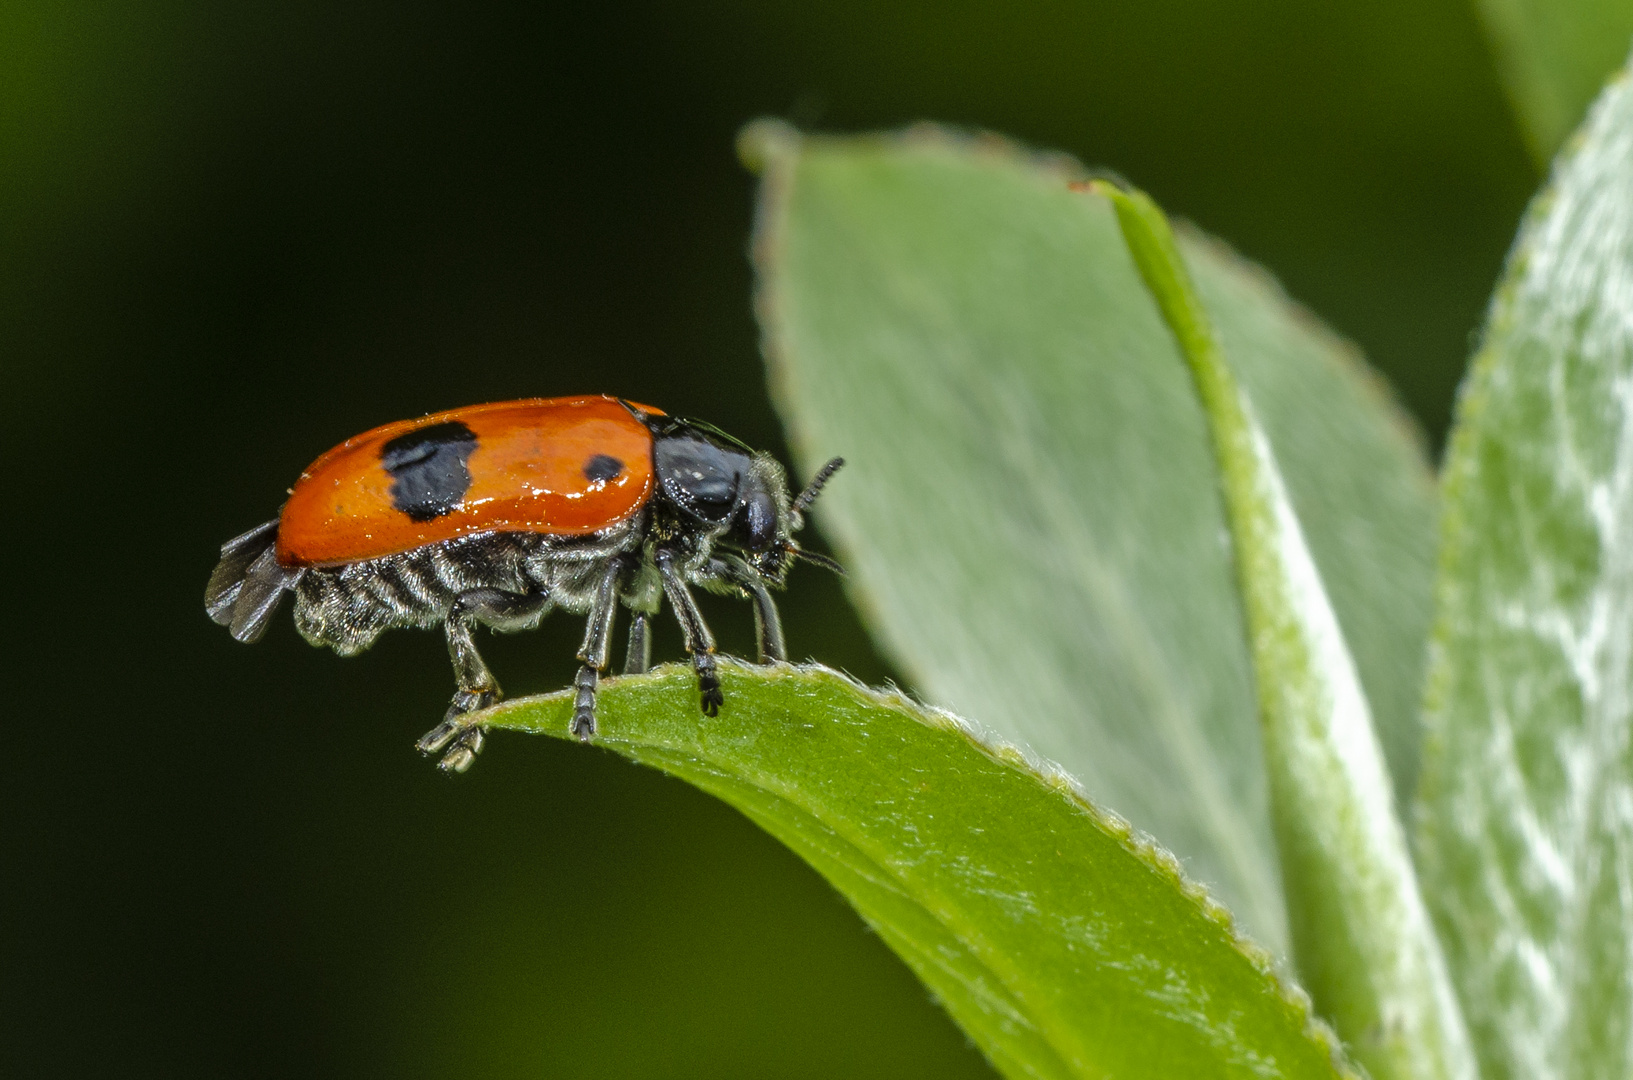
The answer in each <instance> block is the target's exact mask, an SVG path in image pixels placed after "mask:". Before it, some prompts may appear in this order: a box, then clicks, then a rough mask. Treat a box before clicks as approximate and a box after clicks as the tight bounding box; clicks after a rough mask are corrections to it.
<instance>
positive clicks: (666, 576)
mask: <svg viewBox="0 0 1633 1080" xmlns="http://www.w3.org/2000/svg"><path fill="white" fill-rule="evenodd" d="M653 561H655V562H656V563H657V564H658V574H659V576H660V577H661V578H662V579H663V593H664V595H665V596H667V597H668V598H669V603H670V606H672V607H673V608H674V609H675V618H676V619H677V620H679V621H680V632H681V636H682V637H683V638H685V641H686V651H687V652H689V653H691V654H692V670H693V671H695V672H697V689H698V694H699V696H700V698H701V699H702V706H703V715H705V716H718V715H719V713H720V706H722V705H724V704H725V703H726V698H725V695H723V694H722V693H721V692H720V676H719V674H718V673H717V672H716V670H715V663H714V635H713V634H711V633H710V632H709V624H708V623H706V622H704V621H703V613H702V612H701V611H699V610H698V609H697V601H695V600H693V599H692V593H691V590H690V589H688V588H687V587H686V582H685V580H684V579H683V578H682V577H681V576H680V571H679V570H677V569H675V553H674V552H672V551H669V550H667V549H662V548H660V549H659V550H658V552H657V554H656V555H655V556H654V557H653Z"/></svg>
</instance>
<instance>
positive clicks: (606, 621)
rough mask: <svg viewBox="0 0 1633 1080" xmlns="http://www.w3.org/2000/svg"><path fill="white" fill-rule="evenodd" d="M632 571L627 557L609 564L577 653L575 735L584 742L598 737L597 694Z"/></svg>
mask: <svg viewBox="0 0 1633 1080" xmlns="http://www.w3.org/2000/svg"><path fill="white" fill-rule="evenodd" d="M631 569H633V561H632V560H631V559H630V558H629V557H628V556H620V557H618V558H615V559H613V560H611V561H610V562H608V563H607V569H606V570H605V571H604V572H603V573H602V575H601V582H600V584H599V585H598V586H597V587H596V590H595V599H594V600H592V601H591V602H590V615H589V618H588V619H587V620H585V624H584V646H583V648H581V649H579V650H578V659H579V662H580V663H581V665H582V666H581V667H580V668H579V669H578V675H577V676H576V677H575V678H574V679H573V721H572V732H573V734H574V735H577V736H578V737H579V739H581V740H582V741H584V742H589V741H590V737H591V736H592V735H594V734H595V691H596V687H597V685H598V684H599V683H600V682H601V673H602V672H603V671H605V670H607V661H608V658H609V656H610V655H611V653H612V624H613V620H614V617H615V616H616V615H617V614H618V593H619V590H620V589H621V587H622V586H623V583H624V579H625V578H626V577H628V576H629V573H630V571H631Z"/></svg>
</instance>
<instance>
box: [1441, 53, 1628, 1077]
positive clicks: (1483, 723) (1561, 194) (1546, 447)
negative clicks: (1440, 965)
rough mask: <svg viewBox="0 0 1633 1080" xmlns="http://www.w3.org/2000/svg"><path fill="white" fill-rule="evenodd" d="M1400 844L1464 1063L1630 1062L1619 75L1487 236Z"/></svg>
mask: <svg viewBox="0 0 1633 1080" xmlns="http://www.w3.org/2000/svg"><path fill="white" fill-rule="evenodd" d="M1442 529H1443V533H1444V540H1443V547H1442V551H1441V567H1440V580H1439V585H1438V596H1437V614H1436V623H1435V632H1434V653H1433V656H1434V662H1433V666H1432V672H1431V678H1430V682H1429V696H1428V706H1427V718H1428V730H1429V733H1430V738H1429V742H1428V744H1427V751H1426V755H1427V756H1426V759H1425V766H1424V777H1423V781H1424V783H1423V792H1422V806H1421V818H1420V822H1419V827H1420V835H1419V844H1418V850H1419V858H1420V865H1421V867H1422V871H1423V877H1424V882H1425V890H1426V893H1427V896H1428V898H1429V901H1430V905H1431V907H1432V909H1433V911H1434V913H1435V915H1436V917H1437V921H1438V923H1439V926H1440V928H1441V932H1442V938H1443V940H1444V941H1445V942H1446V948H1447V956H1448V960H1449V962H1450V963H1451V966H1452V973H1453V976H1454V978H1455V980H1456V982H1457V984H1458V989H1459V991H1460V993H1461V995H1462V999H1463V1004H1464V1009H1465V1013H1466V1015H1467V1016H1468V1019H1469V1025H1470V1028H1471V1030H1472V1032H1473V1034H1474V1037H1475V1042H1476V1049H1477V1051H1478V1053H1479V1055H1480V1059H1481V1064H1482V1066H1483V1068H1484V1072H1485V1075H1486V1077H1487V1078H1488V1080H1509V1078H1513V1080H1520V1078H1525V1080H1544V1078H1566V1077H1601V1076H1627V1075H1629V1074H1633V731H1630V721H1633V86H1630V85H1629V83H1628V81H1627V77H1626V76H1625V75H1624V76H1622V77H1621V78H1620V79H1619V80H1618V81H1617V82H1615V83H1613V84H1612V85H1611V86H1610V87H1609V88H1608V89H1607V90H1606V91H1605V93H1604V95H1603V96H1602V97H1601V98H1600V100H1599V102H1598V103H1597V104H1596V105H1595V106H1594V109H1593V111H1592V113H1591V115H1590V116H1589V118H1588V121H1587V123H1586V126H1585V127H1584V129H1583V131H1582V133H1581V135H1580V138H1579V139H1578V140H1577V141H1576V142H1575V143H1574V145H1573V148H1572V150H1571V151H1570V152H1569V153H1567V154H1566V156H1564V157H1563V158H1561V160H1560V161H1559V162H1558V163H1557V164H1556V165H1555V168H1554V173H1553V177H1552V180H1551V182H1550V184H1549V186H1548V188H1547V189H1546V190H1545V191H1544V192H1543V193H1542V194H1541V195H1540V196H1539V197H1538V198H1537V200H1536V202H1535V203H1534V204H1533V206H1532V208H1531V211H1530V213H1529V215H1528V217H1527V219H1526V222H1525V225H1524V227H1523V228H1522V230H1521V232H1520V235H1519V239H1518V241H1517V242H1516V244H1515V246H1514V251H1513V253H1512V255H1511V256H1510V260H1509V265H1508V269H1507V272H1506V273H1505V275H1504V278H1503V281H1502V284H1501V286H1500V287H1499V289H1498V291H1497V294H1496V298H1495V300H1494V302H1493V304H1492V309H1491V314H1490V319H1489V322H1488V323H1487V326H1486V333H1485V340H1484V343H1483V345H1482V346H1481V349H1480V352H1479V355H1478V356H1477V357H1476V358H1475V361H1474V365H1473V369H1472V371H1471V373H1470V375H1469V379H1468V382H1467V384H1466V386H1465V389H1464V391H1463V396H1462V400H1461V402H1460V403H1459V408H1458V419H1457V425H1456V427H1455V429H1454V431H1453V435H1452V440H1451V447H1450V450H1449V452H1448V458H1447V466H1446V517H1445V520H1444V523H1443V525H1442Z"/></svg>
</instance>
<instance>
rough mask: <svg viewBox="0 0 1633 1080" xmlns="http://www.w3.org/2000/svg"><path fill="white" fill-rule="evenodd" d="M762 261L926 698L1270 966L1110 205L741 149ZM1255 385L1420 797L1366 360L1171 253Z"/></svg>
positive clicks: (1199, 503) (1149, 324) (1428, 567)
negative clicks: (1050, 777) (1134, 841)
mask: <svg viewBox="0 0 1633 1080" xmlns="http://www.w3.org/2000/svg"><path fill="white" fill-rule="evenodd" d="M744 146H745V151H746V153H747V155H748V156H750V157H751V158H753V159H755V160H757V161H758V162H759V163H760V164H761V165H763V167H764V170H765V181H764V193H763V196H762V202H761V211H760V219H759V232H758V237H757V243H756V262H757V266H758V269H759V273H760V285H759V306H760V315H761V321H762V325H763V326H764V328H765V335H766V347H767V352H768V355H769V356H770V358H771V361H772V374H773V389H774V391H775V396H776V398H777V400H778V402H779V404H780V406H781V407H782V409H783V413H784V415H785V416H786V417H787V418H788V421H789V426H790V432H791V437H792V441H793V445H794V448H795V450H796V452H797V454H798V456H799V457H800V458H801V459H802V460H803V461H804V462H806V463H807V464H808V465H810V464H813V463H815V462H818V461H820V460H823V459H824V458H826V457H828V456H831V455H833V454H843V455H844V456H845V457H846V458H847V460H848V461H849V462H850V464H849V465H848V466H847V469H846V471H845V472H844V473H841V474H840V475H839V477H837V478H836V479H835V481H834V482H833V483H832V484H830V485H829V487H828V490H827V491H826V492H825V493H824V495H823V498H822V502H821V503H820V504H819V505H818V508H817V515H818V520H819V521H820V522H821V523H822V525H823V527H824V529H825V531H826V532H827V533H828V535H830V536H831V537H832V538H833V539H834V540H835V541H836V545H837V547H838V549H839V551H840V553H841V555H842V557H843V561H844V562H845V564H846V566H847V567H848V568H849V570H850V573H851V577H850V582H851V587H852V589H853V595H854V596H855V597H856V599H857V602H858V603H859V605H860V606H861V607H862V609H863V612H864V614H865V615H866V616H867V618H868V619H869V621H870V624H871V626H872V627H873V628H874V631H875V633H876V634H877V635H878V636H879V638H880V640H881V642H882V644H883V646H884V647H885V649H886V650H887V651H888V653H889V654H890V655H891V656H892V657H893V658H894V660H895V661H896V663H897V664H898V665H899V667H900V668H901V670H902V671H903V672H904V673H905V674H906V676H907V677H908V678H910V679H911V681H912V683H913V685H914V686H915V687H916V688H918V689H919V690H920V691H921V692H923V693H925V694H926V695H928V696H929V697H931V698H932V699H933V700H935V701H937V702H939V703H941V704H944V705H947V706H948V707H950V708H953V709H956V710H957V711H959V712H961V713H964V714H966V715H972V716H979V717H981V718H982V722H983V723H986V724H990V725H992V726H993V727H994V728H996V729H997V730H998V731H999V732H1000V733H1002V734H1003V736H1004V737H1005V738H1008V739H1011V740H1015V741H1018V742H1023V743H1025V744H1027V745H1029V746H1031V747H1033V748H1034V749H1035V750H1037V751H1038V752H1039V753H1041V754H1043V755H1045V756H1047V757H1049V758H1050V759H1052V760H1055V761H1059V762H1061V763H1062V764H1063V765H1064V766H1065V767H1066V768H1067V769H1068V770H1069V771H1070V772H1071V773H1072V774H1073V775H1075V776H1077V777H1078V778H1080V779H1081V780H1082V781H1083V783H1084V785H1085V787H1086V788H1087V789H1088V790H1089V791H1090V792H1091V793H1092V794H1093V795H1094V797H1095V798H1096V800H1098V801H1099V802H1100V803H1101V804H1102V805H1106V806H1112V807H1115V808H1116V809H1117V810H1118V811H1119V812H1120V813H1122V814H1124V815H1126V816H1128V817H1129V818H1130V819H1131V820H1133V821H1134V822H1135V824H1137V825H1138V826H1140V827H1141V828H1143V829H1146V830H1148V831H1150V832H1152V833H1153V834H1154V835H1157V836H1159V837H1161V838H1162V841H1163V843H1164V844H1165V845H1166V846H1168V847H1169V848H1170V849H1172V850H1174V851H1177V852H1178V853H1179V854H1180V855H1181V856H1182V857H1183V858H1184V859H1185V861H1186V864H1187V866H1188V867H1189V869H1190V872H1191V873H1192V874H1193V875H1195V876H1197V877H1199V878H1201V879H1202V880H1205V881H1207V882H1209V883H1210V884H1211V885H1212V886H1213V887H1215V888H1216V889H1217V890H1218V892H1219V893H1220V895H1221V896H1222V897H1223V898H1224V899H1225V900H1226V902H1227V903H1228V904H1230V906H1231V908H1232V909H1233V910H1234V911H1235V912H1236V913H1237V915H1238V917H1240V918H1241V920H1242V922H1243V924H1244V925H1245V926H1247V927H1248V929H1249V930H1250V931H1251V932H1252V933H1253V934H1254V935H1255V936H1257V937H1258V938H1259V939H1260V940H1262V941H1264V942H1266V943H1267V944H1269V945H1270V946H1271V947H1272V948H1274V949H1276V950H1277V951H1279V952H1285V951H1286V947H1287V940H1288V937H1287V928H1286V915H1285V911H1284V908H1283V905H1282V899H1281V884H1280V877H1279V872H1278V870H1277V859H1276V853H1275V846H1274V841H1273V838H1272V835H1271V826H1270V816H1269V809H1268V795H1267V791H1266V782H1265V778H1264V771H1263V763H1262V757H1261V754H1260V751H1259V735H1258V723H1257V720H1256V709H1255V705H1254V698H1253V690H1252V684H1251V680H1250V676H1249V671H1250V667H1249V661H1248V656H1247V649H1246V643H1245V641H1244V638H1243V633H1242V615H1241V611H1240V607H1239V604H1238V601H1237V599H1236V593H1235V586H1234V584H1233V581H1232V577H1231V569H1230V563H1229V558H1228V551H1227V546H1226V541H1225V521H1224V516H1223V511H1222V509H1221V507H1220V503H1219V496H1218V491H1217V486H1216V484H1215V481H1214V470H1213V465H1212V462H1211V458H1210V454H1209V450H1208V443H1207V433H1206V429H1205V427H1204V423H1203V418H1202V416H1201V414H1200V411H1199V410H1198V408H1197V405H1196V401H1195V396H1194V394H1193V393H1192V390H1191V388H1190V385H1189V383H1188V380H1187V377H1186V375H1185V370H1184V366H1183V362H1182V360H1181V358H1180V356H1179V353H1178V352H1177V350H1176V348H1175V345H1174V342H1173V338H1172V336H1171V335H1170V334H1169V333H1168V330H1167V329H1166V327H1165V326H1164V325H1163V322H1162V319H1161V316H1160V315H1159V313H1158V312H1157V310H1156V308H1155V306H1154V305H1153V303H1152V301H1151V298H1150V296H1149V295H1148V294H1147V293H1146V290H1145V288H1144V286H1143V285H1142V284H1141V281H1140V278H1139V275H1138V272H1137V271H1136V270H1135V268H1134V266H1133V264H1132V262H1131V261H1130V260H1129V256H1128V252H1127V249H1126V247H1125V246H1124V244H1123V240H1122V237H1121V235H1120V233H1119V232H1118V228H1117V223H1116V221H1115V220H1114V218H1113V215H1112V212H1111V210H1110V207H1109V206H1108V205H1106V204H1105V203H1104V202H1103V201H1102V200H1098V199H1087V198H1084V197H1083V196H1081V195H1078V194H1074V193H1072V192H1071V191H1069V190H1068V189H1067V181H1068V180H1069V179H1071V178H1072V177H1074V176H1077V175H1081V174H1080V172H1079V171H1078V170H1077V169H1076V167H1075V166H1073V165H1072V164H1071V163H1070V162H1066V161H1064V160H1062V159H1059V158H1048V157H1041V156H1035V155H1027V154H1025V153H1022V152H1020V151H1018V150H1017V149H1015V148H1014V147H1013V146H1010V145H1008V144H1005V143H1002V142H998V141H996V140H992V139H980V140H975V139H963V138H959V137H957V136H953V135H949V134H947V133H944V132H940V131H936V130H933V129H918V130H916V131H914V132H912V133H909V134H908V135H906V136H901V137H873V138H854V139H838V138H805V139H802V138H800V137H799V136H797V135H795V134H794V133H793V132H791V131H789V130H788V129H787V128H784V127H781V126H768V125H760V126H757V127H755V128H751V129H750V131H749V132H747V133H746V134H745V139H744ZM1186 248H1187V252H1188V255H1189V257H1190V258H1191V260H1192V265H1193V268H1194V272H1195V273H1196V274H1197V277H1198V279H1199V281H1200V283H1201V288H1202V291H1203V294H1204V296H1205V297H1206V298H1207V300H1208V302H1209V303H1210V305H1213V306H1215V307H1216V318H1217V320H1218V324H1219V326H1220V332H1221V334H1222V336H1223V337H1224V338H1225V340H1226V342H1227V344H1230V345H1231V346H1232V347H1233V350H1234V352H1235V354H1237V355H1240V356H1242V357H1243V358H1244V360H1243V361H1242V364H1243V378H1244V381H1245V382H1246V383H1247V385H1248V387H1249V390H1250V391H1251V392H1252V394H1253V395H1254V397H1255V400H1257V401H1259V402H1260V403H1261V405H1262V407H1263V410H1264V413H1265V416H1266V426H1267V428H1268V429H1269V431H1270V434H1271V439H1272V441H1273V442H1275V443H1276V444H1277V447H1278V450H1279V452H1280V453H1281V456H1282V458H1283V460H1284V461H1287V462H1288V466H1287V468H1288V482H1289V486H1290V488H1291V490H1292V496H1293V501H1294V504H1295V506H1296V507H1297V509H1298V512H1299V515H1300V517H1301V519H1302V520H1303V521H1304V522H1305V523H1306V525H1307V527H1308V531H1309V536H1310V543H1311V547H1312V548H1313V549H1314V551H1315V555H1316V560H1317V563H1318V565H1319V566H1320V567H1321V570H1322V573H1323V576H1324V577H1326V578H1327V580H1328V581H1329V582H1331V583H1332V593H1333V597H1334V602H1335V604H1336V606H1337V608H1338V615H1339V619H1340V621H1341V622H1342V623H1343V626H1344V630H1345V633H1346V635H1347V636H1348V637H1349V640H1350V641H1351V643H1352V647H1353V648H1354V650H1355V655H1356V659H1357V662H1358V664H1359V666H1360V669H1361V676H1362V681H1363V682H1364V683H1365V685H1366V687H1367V690H1368V694H1369V696H1371V697H1372V698H1373V699H1374V700H1375V701H1376V702H1378V703H1379V705H1378V716H1379V720H1380V725H1381V727H1382V729H1383V732H1384V741H1385V748H1386V750H1389V751H1390V752H1391V764H1392V766H1393V767H1394V769H1395V771H1396V776H1397V783H1398V784H1401V785H1402V787H1403V789H1404V790H1410V785H1411V783H1412V779H1411V778H1412V775H1413V773H1414V771H1415V752H1416V741H1417V726H1416V714H1417V702H1416V695H1417V690H1416V687H1417V686H1418V685H1419V674H1420V671H1421V663H1422V652H1423V642H1424V640H1425V639H1426V637H1427V633H1428V620H1429V602H1428V597H1429V587H1430V581H1431V574H1432V559H1433V555H1432V552H1433V522H1434V511H1433V492H1432V488H1431V486H1430V483H1429V480H1428V473H1427V470H1426V468H1425V467H1424V464H1423V461H1422V457H1421V453H1420V451H1419V449H1418V447H1417V445H1416V443H1414V442H1413V440H1412V438H1411V437H1410V435H1409V432H1408V429H1407V427H1406V426H1405V424H1404V423H1403V422H1402V421H1401V420H1400V418H1399V414H1398V413H1397V412H1396V411H1395V410H1394V409H1393V407H1392V406H1391V405H1390V404H1389V403H1388V401H1387V399H1386V397H1385V396H1384V395H1383V394H1381V393H1380V392H1379V391H1378V389H1377V386H1376V383H1375V381H1374V380H1373V379H1372V377H1371V376H1369V375H1367V374H1366V373H1364V372H1363V371H1362V370H1361V367H1360V365H1359V364H1358V363H1357V361H1356V358H1355V355H1354V353H1353V350H1351V349H1349V348H1347V347H1345V346H1343V345H1341V344H1340V343H1338V342H1337V341H1336V340H1335V339H1334V338H1333V337H1332V335H1330V334H1328V333H1326V332H1325V331H1323V330H1321V329H1320V327H1319V326H1318V325H1317V324H1316V322H1315V320H1313V319H1312V318H1310V317H1309V316H1307V315H1305V314H1303V313H1302V312H1300V311H1298V310H1297V309H1296V308H1294V307H1293V306H1292V305H1291V304H1290V303H1288V301H1287V300H1286V299H1285V298H1284V297H1283V296H1282V295H1281V294H1280V293H1279V291H1278V290H1277V289H1276V288H1275V286H1274V285H1273V284H1271V283H1270V282H1268V281H1267V280H1266V278H1265V276H1264V275H1263V274H1262V273H1260V272H1257V271H1255V270H1253V269H1251V268H1248V267H1244V266H1243V265H1242V264H1241V263H1240V262H1239V261H1238V260H1236V259H1234V258H1233V257H1231V256H1230V255H1229V254H1228V253H1225V252H1223V251H1222V250H1221V249H1220V247H1219V246H1218V245H1217V244H1214V243H1209V242H1206V241H1202V240H1200V239H1196V238H1192V239H1191V240H1190V241H1189V242H1188V243H1187V244H1186Z"/></svg>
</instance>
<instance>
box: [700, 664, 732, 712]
mask: <svg viewBox="0 0 1633 1080" xmlns="http://www.w3.org/2000/svg"><path fill="white" fill-rule="evenodd" d="M692 670H694V671H696V672H697V689H698V695H699V696H700V697H701V698H702V705H703V715H704V716H719V715H720V706H722V705H724V704H725V703H726V695H725V694H723V693H721V692H720V676H719V674H718V673H717V672H716V671H715V666H714V653H712V652H697V653H693V654H692Z"/></svg>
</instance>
